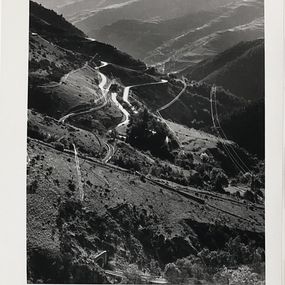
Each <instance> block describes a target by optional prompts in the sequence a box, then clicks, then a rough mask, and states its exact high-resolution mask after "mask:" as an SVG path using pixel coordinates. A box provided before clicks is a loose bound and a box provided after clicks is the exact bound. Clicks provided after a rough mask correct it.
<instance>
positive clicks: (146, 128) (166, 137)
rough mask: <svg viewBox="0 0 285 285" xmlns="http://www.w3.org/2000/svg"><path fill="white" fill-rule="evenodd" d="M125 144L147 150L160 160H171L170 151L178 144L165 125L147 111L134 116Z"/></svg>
mask: <svg viewBox="0 0 285 285" xmlns="http://www.w3.org/2000/svg"><path fill="white" fill-rule="evenodd" d="M127 142H128V143H130V145H132V146H135V147H137V148H139V149H142V150H149V151H150V152H151V153H152V154H153V155H155V156H157V157H160V158H162V159H169V160H173V154H172V151H173V150H175V149H177V148H178V143H177V141H176V140H175V138H174V137H173V135H172V134H171V133H170V132H169V130H168V129H167V127H166V125H165V124H163V123H162V122H161V121H159V120H158V119H157V118H156V117H155V116H154V115H152V114H151V113H150V112H149V111H148V110H147V109H144V110H141V111H140V112H139V113H138V114H136V115H134V116H133V117H132V118H131V120H130V123H129V126H128V130H127Z"/></svg>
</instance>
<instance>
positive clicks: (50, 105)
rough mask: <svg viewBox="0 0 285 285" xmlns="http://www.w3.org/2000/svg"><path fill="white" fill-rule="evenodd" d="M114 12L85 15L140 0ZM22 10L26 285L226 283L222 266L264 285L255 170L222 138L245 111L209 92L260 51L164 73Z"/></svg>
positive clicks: (227, 91)
mask: <svg viewBox="0 0 285 285" xmlns="http://www.w3.org/2000/svg"><path fill="white" fill-rule="evenodd" d="M83 2H84V4H83V7H89V6H88V5H94V4H92V3H91V2H92V1H83ZM114 2H115V1H100V3H101V4H99V2H98V6H97V9H98V11H96V13H97V14H96V15H97V16H98V14H99V12H101V10H100V9H102V10H104V11H107V10H108V11H109V10H110V11H112V9H116V10H120V9H122V10H123V11H124V13H126V12H128V9H126V8H127V7H129V6H131V7H132V5H137V4H138V3H140V2H141V1H119V2H120V3H117V4H115V3H114ZM130 2H132V3H130ZM137 2H138V3H137ZM145 2H146V3H145V4H146V5H148V1H145ZM182 2H183V1H181V3H182ZM186 2H187V1H186ZM186 2H185V1H184V3H185V5H186ZM212 2H213V3H219V5H222V4H224V2H223V1H212ZM237 2H238V1H237ZM78 3H79V1H68V0H67V1H59V2H57V1H53V2H52V3H50V5H51V6H50V8H54V9H56V10H57V11H58V10H60V9H65V11H67V7H68V9H70V13H73V12H72V11H73V9H74V11H75V10H76V11H77V10H78V9H77V8H76V7H78V6H76V4H78ZM193 3H194V4H195V3H196V1H193ZM197 3H198V2H197ZM197 3H196V4H195V5H196V6H195V5H194V4H193V5H194V6H192V8H193V9H194V7H196V8H197V10H199V9H201V7H202V6H203V4H199V5H198V4H197ZM140 4H141V3H140ZM30 5H31V6H30V8H31V20H30V53H29V94H28V124H27V132H28V143H27V145H28V146H27V272H28V283H48V284H52V283H78V284H83V283H85V284H95V283H99V284H117V283H123V284H126V283H127V284H132V283H133V284H153V283H154V284H157V283H163V284H166V283H168V284H174V283H176V284H183V283H187V284H224V283H221V282H223V279H222V276H223V274H224V273H223V272H224V271H223V270H225V266H227V267H229V268H230V270H233V271H234V272H240V271H241V270H243V269H244V268H246V270H247V272H250V273H249V274H250V276H251V277H252V276H254V280H255V281H256V283H252V284H253V285H255V284H256V285H257V284H259V283H258V282H263V280H264V274H265V273H264V272H265V271H264V262H265V261H264V260H265V259H264V258H265V257H264V254H265V253H264V252H265V251H264V248H265V236H264V230H265V229H264V219H265V217H264V211H265V210H264V196H265V194H264V180H265V178H264V160H263V159H262V156H259V155H258V154H256V153H254V150H255V149H256V146H255V142H254V141H253V142H252V145H250V146H249V145H248V144H247V142H246V141H245V140H244V138H243V137H242V136H241V135H239V133H238V132H237V131H235V132H234V135H236V137H235V140H233V139H232V135H233V134H231V133H230V132H229V131H228V129H231V128H236V123H235V122H236V120H238V121H239V120H240V119H239V115H240V114H244V113H245V114H247V112H251V111H247V110H251V108H253V107H252V105H251V104H252V103H251V102H250V101H249V100H248V98H249V97H248V96H242V95H241V94H240V93H238V92H236V89H234V88H232V87H229V86H227V85H226V84H224V83H221V82H222V81H219V82H220V83H219V82H218V81H216V80H217V78H221V77H225V75H224V72H223V69H227V70H228V69H229V70H233V71H232V74H233V75H234V76H235V72H234V70H236V67H235V65H234V64H232V62H234V63H235V60H236V61H237V60H239V59H240V57H244V55H245V54H247V53H250V54H252V50H251V49H252V48H253V49H254V48H255V47H258V48H260V46H262V43H261V42H256V43H254V42H248V43H247V44H241V46H239V48H237V49H236V50H238V52H237V51H232V50H229V51H228V52H227V53H226V54H223V53H219V55H218V57H217V58H215V57H214V58H211V57H210V58H207V60H206V61H205V62H203V61H202V62H199V63H198V64H200V66H199V65H197V67H196V68H195V69H192V66H191V64H190V65H189V66H188V68H187V69H185V71H183V72H181V73H177V74H173V73H169V72H166V71H165V70H164V72H162V70H161V69H159V68H154V67H153V66H150V65H148V64H145V63H144V62H143V61H142V60H137V59H135V58H133V57H132V56H131V55H129V54H128V53H125V52H122V51H120V49H117V48H115V47H113V46H112V45H110V44H105V43H104V42H99V41H97V38H96V40H91V39H88V37H87V36H90V35H89V34H88V35H86V34H85V33H86V31H84V30H83V32H84V33H83V32H81V31H80V30H78V28H75V27H74V26H72V25H71V24H69V23H68V22H67V21H66V20H65V19H64V18H63V17H62V16H59V15H57V14H56V13H54V12H53V11H50V10H47V9H45V8H44V7H42V6H40V5H38V4H36V3H34V2H31V4H30ZM73 5H75V6H73ZM84 5H86V6H84ZM100 5H101V6H100ZM104 5H106V6H104ZM141 5H142V4H141ZM169 5H171V4H169ZM181 5H182V6H181V7H183V4H181ZM201 5H202V6H201ZM213 5H214V4H213ZM186 6H187V5H186ZM214 6H215V5H214ZM72 7H73V8H72ZM111 7H112V9H111ZM135 7H136V6H135ZM204 7H205V6H204ZM207 7H208V6H207ZM158 9H161V6H160V5H159V1H158V4H157V10H158ZM225 9H226V8H225ZM154 12H155V9H154ZM208 12H209V11H208ZM177 13H178V14H179V15H180V16H181V13H182V11H177ZM203 13H207V11H204V12H203ZM209 13H211V12H209ZM117 14H118V15H120V13H117ZM102 15H104V14H102ZM182 16H183V15H182ZM164 17H165V18H166V19H165V21H172V20H169V19H167V18H169V17H170V15H167V14H166V15H164ZM98 18H99V19H100V17H98ZM80 19H81V18H80ZM86 19H87V18H86ZM88 19H89V18H88ZM81 20H82V19H81ZM114 20H115V19H114ZM89 21H90V20H89ZM77 26H78V25H77ZM248 50H249V51H248ZM217 53H218V52H217ZM258 54H259V53H258ZM228 65H230V67H232V66H234V67H232V69H230V68H228ZM205 70H206V71H207V72H206V71H205ZM217 71H219V73H220V74H221V75H220V77H219V76H218V75H216V77H215V79H212V80H210V79H208V78H214V76H213V74H217V73H218V72H217ZM194 74H196V75H194ZM252 74H253V72H251V73H250V75H248V77H249V76H253V75H252ZM199 76H200V77H199ZM216 82H217V85H218V86H215V85H214V86H213V83H216ZM259 97H260V98H261V97H262V94H261V95H260V96H259ZM250 98H251V97H250ZM251 99H252V98H251ZM241 110H242V111H241ZM242 112H244V113H242ZM250 114H251V115H252V117H251V118H250V120H251V121H252V122H255V117H254V116H255V113H250ZM224 115H227V117H225V118H224ZM246 118H247V117H246V116H244V120H245V119H246ZM255 127H256V126H255ZM255 127H254V126H253V128H255ZM222 130H227V131H226V132H227V133H230V136H229V138H228V137H226V136H223V135H219V134H222ZM237 141H239V143H237ZM240 143H241V145H240ZM252 150H253V151H252ZM237 157H238V158H237ZM238 159H240V160H241V161H238V163H237V160H238ZM241 163H243V164H244V165H245V167H239V165H240V164H241ZM245 168H246V169H245ZM234 274H235V273H234ZM240 278H242V277H240ZM246 278H247V277H246ZM252 278H253V277H252ZM221 280H222V281H221ZM255 281H254V282H255ZM197 282H200V283H197ZM260 284H261V283H260Z"/></svg>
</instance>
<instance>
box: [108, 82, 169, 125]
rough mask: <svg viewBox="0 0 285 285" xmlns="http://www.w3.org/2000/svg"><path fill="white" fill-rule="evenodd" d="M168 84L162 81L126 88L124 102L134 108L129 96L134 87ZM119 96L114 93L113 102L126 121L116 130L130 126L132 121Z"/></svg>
mask: <svg viewBox="0 0 285 285" xmlns="http://www.w3.org/2000/svg"><path fill="white" fill-rule="evenodd" d="M166 83H168V81H167V80H165V79H162V80H161V81H160V82H151V83H143V84H137V85H130V86H126V87H125V88H124V92H123V101H124V102H125V103H126V104H128V105H129V106H130V107H131V108H132V104H131V103H130V101H129V95H130V91H131V88H133V87H141V86H149V85H158V84H166ZM117 96H118V94H117V93H115V92H114V93H112V97H111V98H112V101H113V102H114V104H115V105H116V106H117V107H118V108H119V109H120V110H121V112H122V113H123V114H124V119H123V121H122V122H121V123H119V124H118V125H117V127H116V129H118V128H121V127H124V126H126V125H128V123H129V121H130V113H129V112H128V111H127V110H126V109H125V108H124V107H123V106H122V105H121V104H120V103H119V102H118V100H117Z"/></svg>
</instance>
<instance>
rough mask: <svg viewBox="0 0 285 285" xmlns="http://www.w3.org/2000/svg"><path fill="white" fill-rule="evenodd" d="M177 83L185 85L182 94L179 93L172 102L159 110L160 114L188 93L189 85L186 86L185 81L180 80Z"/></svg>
mask: <svg viewBox="0 0 285 285" xmlns="http://www.w3.org/2000/svg"><path fill="white" fill-rule="evenodd" d="M177 81H179V82H181V83H182V84H183V85H184V87H183V89H182V90H181V91H180V93H179V94H178V95H177V96H176V97H175V98H174V99H173V100H172V101H170V102H169V103H167V104H166V105H164V106H162V107H161V108H159V109H157V112H160V111H163V110H165V109H167V108H169V107H170V106H171V105H172V104H174V103H175V102H176V101H177V100H178V99H179V98H180V97H181V95H183V93H184V92H185V91H186V89H187V84H186V82H185V81H182V80H180V79H178V80H177Z"/></svg>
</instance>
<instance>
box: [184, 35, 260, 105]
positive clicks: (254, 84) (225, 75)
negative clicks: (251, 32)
mask: <svg viewBox="0 0 285 285" xmlns="http://www.w3.org/2000/svg"><path fill="white" fill-rule="evenodd" d="M264 60H265V59H264V40H263V39H260V40H256V41H249V42H241V43H239V44H237V45H235V46H233V47H232V48H230V49H228V50H226V51H224V52H222V53H221V54H219V55H217V56H215V57H213V58H209V59H207V60H204V61H202V62H200V63H198V64H197V65H195V66H194V67H191V68H189V69H185V70H184V71H183V73H184V74H185V75H186V76H187V77H188V78H189V79H193V80H198V81H204V82H208V83H211V84H213V83H214V84H216V85H218V86H223V87H224V88H225V89H229V90H230V91H231V92H232V93H233V94H235V95H237V96H239V97H243V98H246V99H248V100H255V99H259V98H263V97H264V88H265V86H264V76H265V73H264V72H265V71H264Z"/></svg>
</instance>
